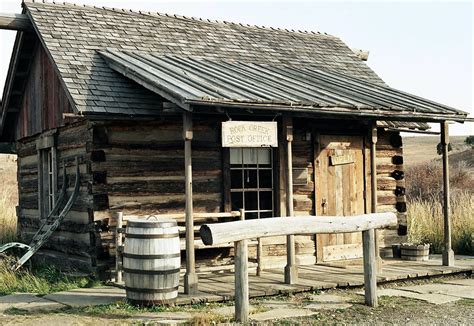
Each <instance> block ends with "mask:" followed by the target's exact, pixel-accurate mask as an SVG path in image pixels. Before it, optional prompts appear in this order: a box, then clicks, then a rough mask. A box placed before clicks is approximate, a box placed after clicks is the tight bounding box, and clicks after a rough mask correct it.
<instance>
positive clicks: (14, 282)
mask: <svg viewBox="0 0 474 326" xmlns="http://www.w3.org/2000/svg"><path fill="white" fill-rule="evenodd" d="M10 263H11V259H8V258H5V259H2V260H1V261H0V295H7V294H12V293H15V292H24V293H37V294H39V295H45V294H48V293H52V292H58V291H65V290H71V289H74V288H83V287H92V286H96V285H98V284H99V283H98V282H94V281H92V280H91V279H90V278H88V277H69V276H66V275H64V274H63V273H61V271H59V270H57V269H56V268H54V267H52V266H38V267H35V268H34V269H33V270H32V271H31V272H30V271H28V270H26V269H21V270H19V271H16V272H14V271H12V270H11V269H10Z"/></svg>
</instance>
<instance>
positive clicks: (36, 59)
mask: <svg viewBox="0 0 474 326" xmlns="http://www.w3.org/2000/svg"><path fill="white" fill-rule="evenodd" d="M67 112H69V113H70V112H73V110H72V107H71V105H70V102H69V100H68V97H67V95H66V92H65V90H64V88H63V87H62V85H61V83H60V80H59V77H58V75H57V74H56V71H55V69H54V66H53V64H52V63H51V60H50V59H49V57H48V55H47V54H46V52H45V50H44V49H43V47H42V46H41V45H39V46H37V47H36V50H35V53H34V55H33V58H32V64H31V68H30V71H29V75H28V78H27V81H26V86H25V91H24V95H23V100H22V102H21V107H20V114H19V122H18V125H17V130H16V134H17V137H16V138H17V139H21V138H24V137H29V136H32V135H36V134H38V133H41V132H42V131H45V130H49V129H52V128H57V127H60V126H64V125H65V121H64V119H63V113H67Z"/></svg>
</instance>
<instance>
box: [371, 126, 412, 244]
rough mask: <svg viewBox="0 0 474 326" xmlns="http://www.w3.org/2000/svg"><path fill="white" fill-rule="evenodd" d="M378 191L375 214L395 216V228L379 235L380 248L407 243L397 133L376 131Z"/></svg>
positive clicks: (400, 143)
mask: <svg viewBox="0 0 474 326" xmlns="http://www.w3.org/2000/svg"><path fill="white" fill-rule="evenodd" d="M377 190H378V195H377V211H378V212H396V213H397V217H398V225H397V226H395V227H392V228H389V229H386V230H383V231H382V244H381V247H387V248H388V247H391V245H392V244H395V243H403V242H406V240H407V237H406V234H407V213H406V211H407V207H406V205H407V204H406V196H405V176H404V166H403V144H402V139H401V136H400V133H399V132H393V131H384V130H383V129H379V130H378V141H377ZM388 252H390V250H388Z"/></svg>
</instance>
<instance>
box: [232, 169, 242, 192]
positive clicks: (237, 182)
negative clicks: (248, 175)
mask: <svg viewBox="0 0 474 326" xmlns="http://www.w3.org/2000/svg"><path fill="white" fill-rule="evenodd" d="M242 186H243V185H242V170H231V171H230V187H231V189H242Z"/></svg>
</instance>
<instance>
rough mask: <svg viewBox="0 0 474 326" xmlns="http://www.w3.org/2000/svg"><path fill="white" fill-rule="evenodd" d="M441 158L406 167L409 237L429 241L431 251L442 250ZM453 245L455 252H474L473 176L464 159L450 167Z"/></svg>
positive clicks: (419, 240)
mask: <svg viewBox="0 0 474 326" xmlns="http://www.w3.org/2000/svg"><path fill="white" fill-rule="evenodd" d="M442 177H443V174H442V169H441V162H439V161H432V162H429V163H424V164H418V165H414V166H410V167H408V168H407V169H406V188H407V202H408V240H409V241H410V242H414V243H429V244H431V251H432V252H433V253H441V252H442V250H443V225H444V224H443V207H442V193H443V192H442V191H443V189H442ZM450 187H451V198H450V206H451V220H452V229H451V234H452V247H453V250H454V252H455V253H456V254H468V255H473V254H474V248H473V246H472V240H473V237H474V177H473V169H472V166H470V165H469V163H467V162H466V161H461V162H459V163H458V164H453V165H452V166H451V168H450Z"/></svg>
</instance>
